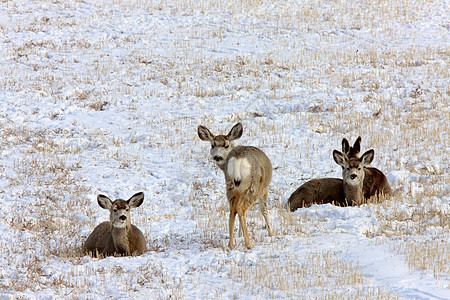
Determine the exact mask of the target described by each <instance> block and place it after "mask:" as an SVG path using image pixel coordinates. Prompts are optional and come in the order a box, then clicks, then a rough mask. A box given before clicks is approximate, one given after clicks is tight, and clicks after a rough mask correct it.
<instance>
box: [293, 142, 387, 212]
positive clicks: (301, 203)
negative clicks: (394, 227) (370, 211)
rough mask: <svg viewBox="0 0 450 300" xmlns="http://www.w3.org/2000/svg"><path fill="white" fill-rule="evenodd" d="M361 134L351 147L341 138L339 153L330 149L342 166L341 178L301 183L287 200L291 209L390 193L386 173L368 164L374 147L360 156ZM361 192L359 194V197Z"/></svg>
mask: <svg viewBox="0 0 450 300" xmlns="http://www.w3.org/2000/svg"><path fill="white" fill-rule="evenodd" d="M360 149H361V137H358V138H357V139H356V142H355V143H354V144H353V147H350V144H349V143H348V141H347V139H345V138H344V139H342V152H343V153H342V152H339V151H337V150H334V151H333V159H334V161H335V162H336V163H337V164H338V165H340V166H342V177H343V178H344V180H342V179H339V178H321V179H313V180H310V181H308V182H306V183H304V184H303V185H302V186H300V187H299V188H298V189H297V190H296V191H295V192H294V193H293V194H292V195H291V196H290V197H289V199H288V205H289V207H290V210H291V211H295V210H297V209H298V208H300V207H309V206H311V205H313V204H326V203H332V204H335V205H339V206H348V205H360V204H362V203H365V202H367V200H369V199H370V198H372V197H374V196H376V197H377V198H379V197H381V196H383V195H384V196H389V195H391V194H392V189H391V187H390V186H389V183H388V181H387V179H386V176H385V175H384V174H383V173H382V172H381V171H380V170H378V169H376V168H370V167H367V165H368V164H370V163H371V162H372V161H373V158H374V150H373V149H372V150H369V151H367V152H366V153H364V154H363V156H362V157H361V158H359V157H358V154H359V152H360ZM361 195H362V197H361Z"/></svg>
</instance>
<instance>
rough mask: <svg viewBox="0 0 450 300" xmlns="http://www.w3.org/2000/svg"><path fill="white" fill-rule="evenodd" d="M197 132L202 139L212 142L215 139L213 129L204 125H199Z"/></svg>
mask: <svg viewBox="0 0 450 300" xmlns="http://www.w3.org/2000/svg"><path fill="white" fill-rule="evenodd" d="M197 133H198V137H199V138H200V139H201V140H202V141H206V142H211V141H212V140H213V139H214V134H212V133H211V131H209V129H208V128H206V127H205V126H203V125H199V126H198V128H197Z"/></svg>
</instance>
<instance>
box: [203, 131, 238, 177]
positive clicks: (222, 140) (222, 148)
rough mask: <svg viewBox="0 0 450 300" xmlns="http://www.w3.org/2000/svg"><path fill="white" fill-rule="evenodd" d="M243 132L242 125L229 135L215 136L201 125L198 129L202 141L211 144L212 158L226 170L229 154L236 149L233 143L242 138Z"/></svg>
mask: <svg viewBox="0 0 450 300" xmlns="http://www.w3.org/2000/svg"><path fill="white" fill-rule="evenodd" d="M242 132H243V129H242V123H237V124H236V125H234V126H233V128H231V130H230V132H229V133H228V134H227V135H214V134H212V133H211V131H209V129H208V128H206V127H205V126H202V125H199V126H198V129H197V133H198V136H199V138H200V139H201V140H202V141H207V142H210V143H211V150H210V154H211V157H212V158H213V159H214V162H215V163H216V164H217V165H218V166H219V168H221V169H223V168H224V166H225V162H226V160H227V157H228V154H229V153H230V152H231V150H233V148H234V146H233V143H232V141H234V140H237V139H239V138H240V137H241V136H242Z"/></svg>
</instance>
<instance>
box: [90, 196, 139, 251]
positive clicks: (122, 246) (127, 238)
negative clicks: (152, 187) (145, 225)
mask: <svg viewBox="0 0 450 300" xmlns="http://www.w3.org/2000/svg"><path fill="white" fill-rule="evenodd" d="M143 199H144V194H143V193H137V194H135V195H133V196H132V197H131V198H130V199H129V200H128V201H124V200H121V199H118V200H115V201H114V202H112V201H111V200H109V198H107V197H106V196H103V195H99V196H98V197H97V201H98V203H99V205H100V206H101V207H102V208H104V209H109V211H110V221H105V222H103V223H100V224H99V225H98V226H97V227H95V229H94V230H93V231H92V233H91V234H90V235H89V237H88V238H87V240H86V242H85V243H84V245H83V251H84V253H86V254H89V255H91V256H94V257H97V256H100V257H105V256H111V255H114V256H129V255H140V254H142V253H144V252H146V251H147V246H146V241H145V237H144V235H143V234H142V232H141V231H140V230H139V228H137V227H136V226H134V225H132V224H131V220H130V214H129V209H130V208H133V207H138V206H140V205H141V204H142V201H143ZM108 201H109V202H108ZM120 218H125V220H124V221H122V223H125V226H124V227H117V226H113V224H114V222H116V221H117V220H118V219H120Z"/></svg>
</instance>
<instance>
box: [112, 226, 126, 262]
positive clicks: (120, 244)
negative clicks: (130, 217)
mask: <svg viewBox="0 0 450 300" xmlns="http://www.w3.org/2000/svg"><path fill="white" fill-rule="evenodd" d="M130 230H131V225H127V226H126V227H124V228H115V227H113V229H112V236H113V241H114V248H115V249H116V252H117V253H119V254H127V255H130V242H129V239H128V232H129V231H130Z"/></svg>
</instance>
